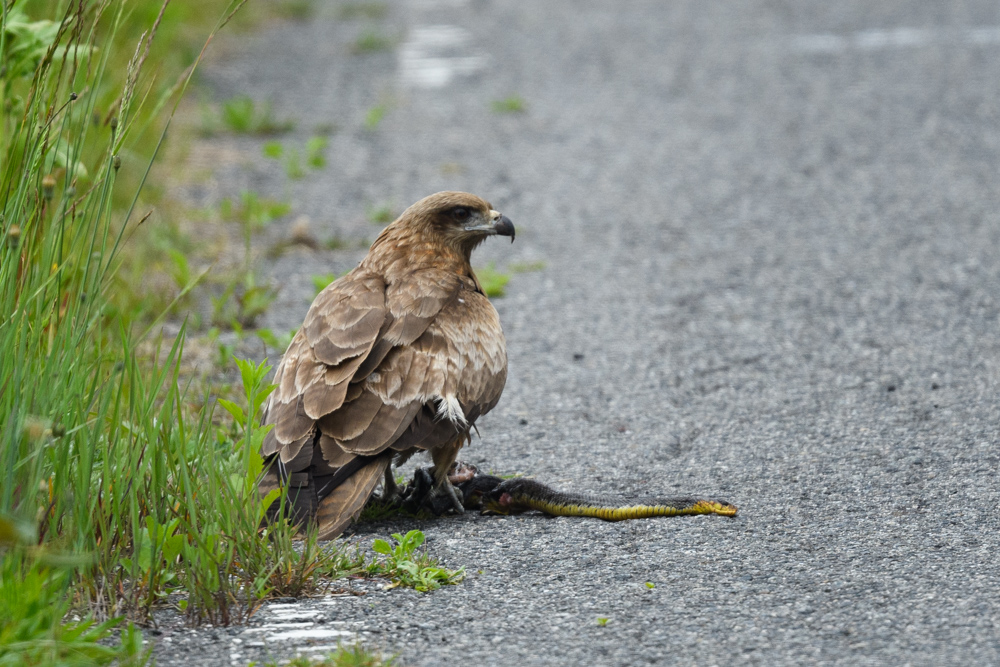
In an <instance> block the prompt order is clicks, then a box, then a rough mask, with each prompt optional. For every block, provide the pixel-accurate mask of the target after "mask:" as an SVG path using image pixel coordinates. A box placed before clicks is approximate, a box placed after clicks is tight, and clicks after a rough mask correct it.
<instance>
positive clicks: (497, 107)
mask: <svg viewBox="0 0 1000 667" xmlns="http://www.w3.org/2000/svg"><path fill="white" fill-rule="evenodd" d="M490 108H491V109H493V113H499V114H506V113H523V112H524V111H526V110H527V108H528V105H527V103H526V102H525V101H524V99H523V98H522V97H520V96H518V95H511V96H510V97H505V98H504V99H502V100H494V101H493V102H492V103H491V104H490Z"/></svg>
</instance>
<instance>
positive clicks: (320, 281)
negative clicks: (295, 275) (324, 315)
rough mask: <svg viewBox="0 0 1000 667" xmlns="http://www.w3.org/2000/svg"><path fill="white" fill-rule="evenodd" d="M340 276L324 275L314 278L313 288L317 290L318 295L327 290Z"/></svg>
mask: <svg viewBox="0 0 1000 667" xmlns="http://www.w3.org/2000/svg"><path fill="white" fill-rule="evenodd" d="M338 277H339V276H338V275H337V274H336V273H324V274H322V275H316V276H313V277H312V284H313V287H315V288H316V295H318V294H319V293H320V292H322V291H323V290H325V289H326V288H327V286H328V285H330V284H331V283H332V282H333V281H334V280H336V279H337V278H338Z"/></svg>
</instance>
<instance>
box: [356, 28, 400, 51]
mask: <svg viewBox="0 0 1000 667" xmlns="http://www.w3.org/2000/svg"><path fill="white" fill-rule="evenodd" d="M395 43H396V40H395V39H393V38H391V37H389V36H387V35H385V34H383V33H381V32H379V31H377V30H374V29H373V28H366V29H365V30H363V31H362V32H361V34H360V35H358V38H357V39H355V40H354V44H353V45H351V51H352V52H353V53H356V54H361V53H377V52H379V51H388V50H389V49H391V48H392V47H393V45H394V44H395Z"/></svg>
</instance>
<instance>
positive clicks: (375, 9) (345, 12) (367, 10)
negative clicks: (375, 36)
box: [337, 2, 389, 21]
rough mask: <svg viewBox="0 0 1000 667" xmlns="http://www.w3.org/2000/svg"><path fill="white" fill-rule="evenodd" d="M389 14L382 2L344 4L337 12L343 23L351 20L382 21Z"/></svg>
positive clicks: (387, 8)
mask: <svg viewBox="0 0 1000 667" xmlns="http://www.w3.org/2000/svg"><path fill="white" fill-rule="evenodd" d="M388 13H389V7H388V5H386V3H384V2H345V3H344V4H342V5H341V6H340V9H339V11H338V12H337V14H338V16H339V17H340V18H341V19H342V20H345V21H350V20H353V19H369V20H372V21H375V20H378V19H383V18H385V17H386V15H387V14H388Z"/></svg>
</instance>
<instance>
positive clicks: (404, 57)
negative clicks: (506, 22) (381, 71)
mask: <svg viewBox="0 0 1000 667" xmlns="http://www.w3.org/2000/svg"><path fill="white" fill-rule="evenodd" d="M472 43H473V40H472V33H470V32H469V31H468V30H465V29H463V28H459V27H458V26H453V25H434V26H421V27H417V28H414V29H413V30H411V31H410V33H409V36H408V37H407V39H406V41H405V42H404V43H403V45H402V47H400V49H399V74H400V78H401V79H402V81H403V84H404V85H406V86H410V87H414V88H443V87H444V86H447V85H448V84H449V83H451V82H452V81H454V80H455V79H456V78H457V77H461V76H468V75H471V74H475V73H476V72H478V71H480V70H482V69H483V68H484V67H486V62H487V58H486V56H485V55H483V54H479V53H475V52H474V51H473V50H472V48H471V47H472Z"/></svg>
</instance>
